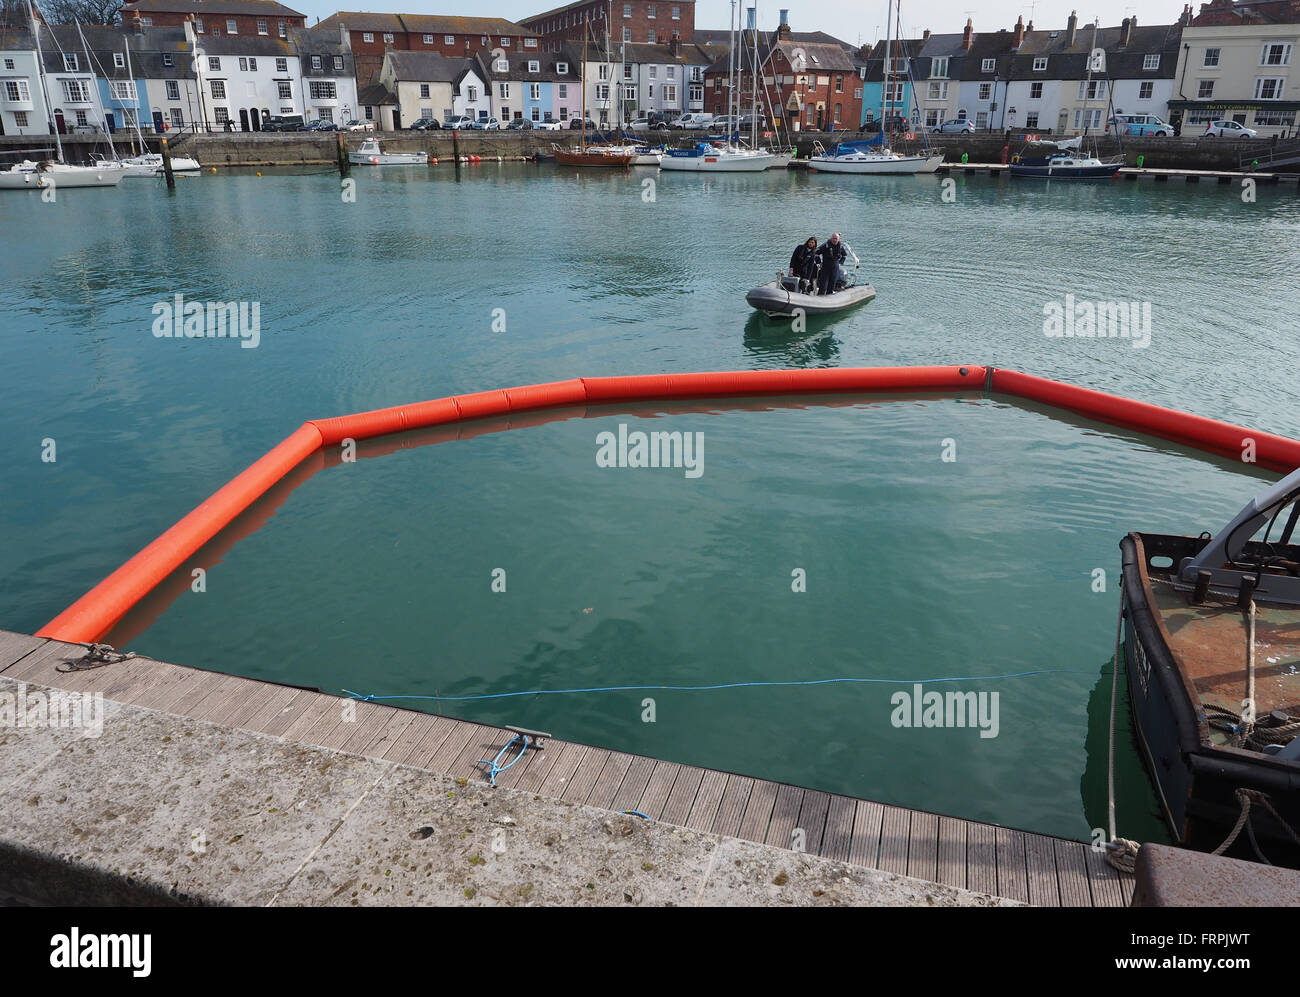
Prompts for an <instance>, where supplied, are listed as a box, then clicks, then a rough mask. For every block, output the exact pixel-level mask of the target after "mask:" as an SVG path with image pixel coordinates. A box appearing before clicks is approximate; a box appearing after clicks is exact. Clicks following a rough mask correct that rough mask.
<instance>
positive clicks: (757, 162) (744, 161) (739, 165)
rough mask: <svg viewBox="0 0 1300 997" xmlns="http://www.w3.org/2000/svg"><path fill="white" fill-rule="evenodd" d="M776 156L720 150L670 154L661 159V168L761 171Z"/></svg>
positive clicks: (702, 171) (726, 171) (706, 171)
mask: <svg viewBox="0 0 1300 997" xmlns="http://www.w3.org/2000/svg"><path fill="white" fill-rule="evenodd" d="M775 158H776V157H775V156H773V155H772V154H771V153H755V154H753V155H736V154H734V153H732V154H726V153H722V152H719V153H718V154H717V155H709V154H707V153H706V154H705V155H703V156H673V155H668V156H664V158H663V159H662V160H661V161H660V163H659V168H660V169H661V170H677V171H680V172H683V173H761V172H763V170H765V169H767V168H768V167H769V166H771V165H772V161H773V160H774V159H775Z"/></svg>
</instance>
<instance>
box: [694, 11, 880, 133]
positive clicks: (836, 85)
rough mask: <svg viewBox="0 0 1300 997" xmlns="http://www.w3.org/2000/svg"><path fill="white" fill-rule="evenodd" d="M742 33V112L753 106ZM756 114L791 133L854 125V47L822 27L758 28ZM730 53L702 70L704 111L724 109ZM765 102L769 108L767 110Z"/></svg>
mask: <svg viewBox="0 0 1300 997" xmlns="http://www.w3.org/2000/svg"><path fill="white" fill-rule="evenodd" d="M742 35H743V50H744V56H743V58H742V69H741V71H739V73H738V77H739V81H738V85H737V88H736V89H737V91H738V95H739V99H740V100H739V102H740V113H742V114H749V113H751V112H752V110H753V106H752V99H751V95H752V93H753V87H754V81H753V73H752V71H751V68H750V67H752V65H753V59H754V36H753V35H752V34H751V33H750V32H748V31H745V32H743V33H742ZM758 59H759V66H760V67H761V75H760V77H759V80H758V104H759V106H758V112H759V113H760V114H761V115H762V116H764V117H766V118H768V119H769V120H773V117H774V118H775V122H774V123H779V125H780V127H781V128H783V129H789V130H790V131H829V130H830V129H831V128H832V126H833V127H834V130H835V131H839V130H841V129H856V128H857V127H858V126H859V124H860V123H861V121H862V92H863V91H862V81H861V78H860V77H859V75H858V67H857V64H856V63H855V62H854V58H853V54H852V49H851V48H850V46H849V45H848V44H847V43H846V42H841V41H838V40H837V39H835V38H833V37H832V36H830V35H827V34H825V33H824V32H820V31H809V32H797V31H791V30H790V25H789V24H788V23H785V22H783V23H782V24H781V25H780V26H779V27H778V28H777V30H776V31H775V32H760V34H759V39H758ZM728 65H729V57H728V56H727V55H722V56H720V57H719V58H718V59H717V61H715V62H714V63H713V65H712V66H710V67H709V68H708V69H707V70H705V73H704V109H705V110H706V111H708V112H710V113H711V114H714V115H719V114H726V113H727V105H728V100H727V97H728V89H727V83H728ZM769 102H770V104H771V111H770V112H769V110H768V105H769Z"/></svg>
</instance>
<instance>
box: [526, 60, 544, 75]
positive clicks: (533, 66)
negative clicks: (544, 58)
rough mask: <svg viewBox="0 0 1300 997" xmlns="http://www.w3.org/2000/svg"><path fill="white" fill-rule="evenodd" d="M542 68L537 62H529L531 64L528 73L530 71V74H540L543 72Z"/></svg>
mask: <svg viewBox="0 0 1300 997" xmlns="http://www.w3.org/2000/svg"><path fill="white" fill-rule="evenodd" d="M541 68H542V67H541V64H540V63H538V62H536V61H529V63H528V71H529V72H530V73H537V72H540V71H541Z"/></svg>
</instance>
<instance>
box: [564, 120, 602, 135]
mask: <svg viewBox="0 0 1300 997" xmlns="http://www.w3.org/2000/svg"><path fill="white" fill-rule="evenodd" d="M582 127H583V121H582V118H571V119H570V120H569V128H570V129H571V130H572V131H575V132H576V131H577V130H578V129H579V128H582ZM586 127H587V131H589V132H594V131H595V130H596V128H597V127H598V126H597V125H596V122H594V121H592V120H591V119H590V118H588V119H587V121H586Z"/></svg>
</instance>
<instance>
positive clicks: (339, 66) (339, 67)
mask: <svg viewBox="0 0 1300 997" xmlns="http://www.w3.org/2000/svg"><path fill="white" fill-rule="evenodd" d="M334 72H336V73H341V72H343V56H341V55H336V56H335V57H334Z"/></svg>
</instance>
